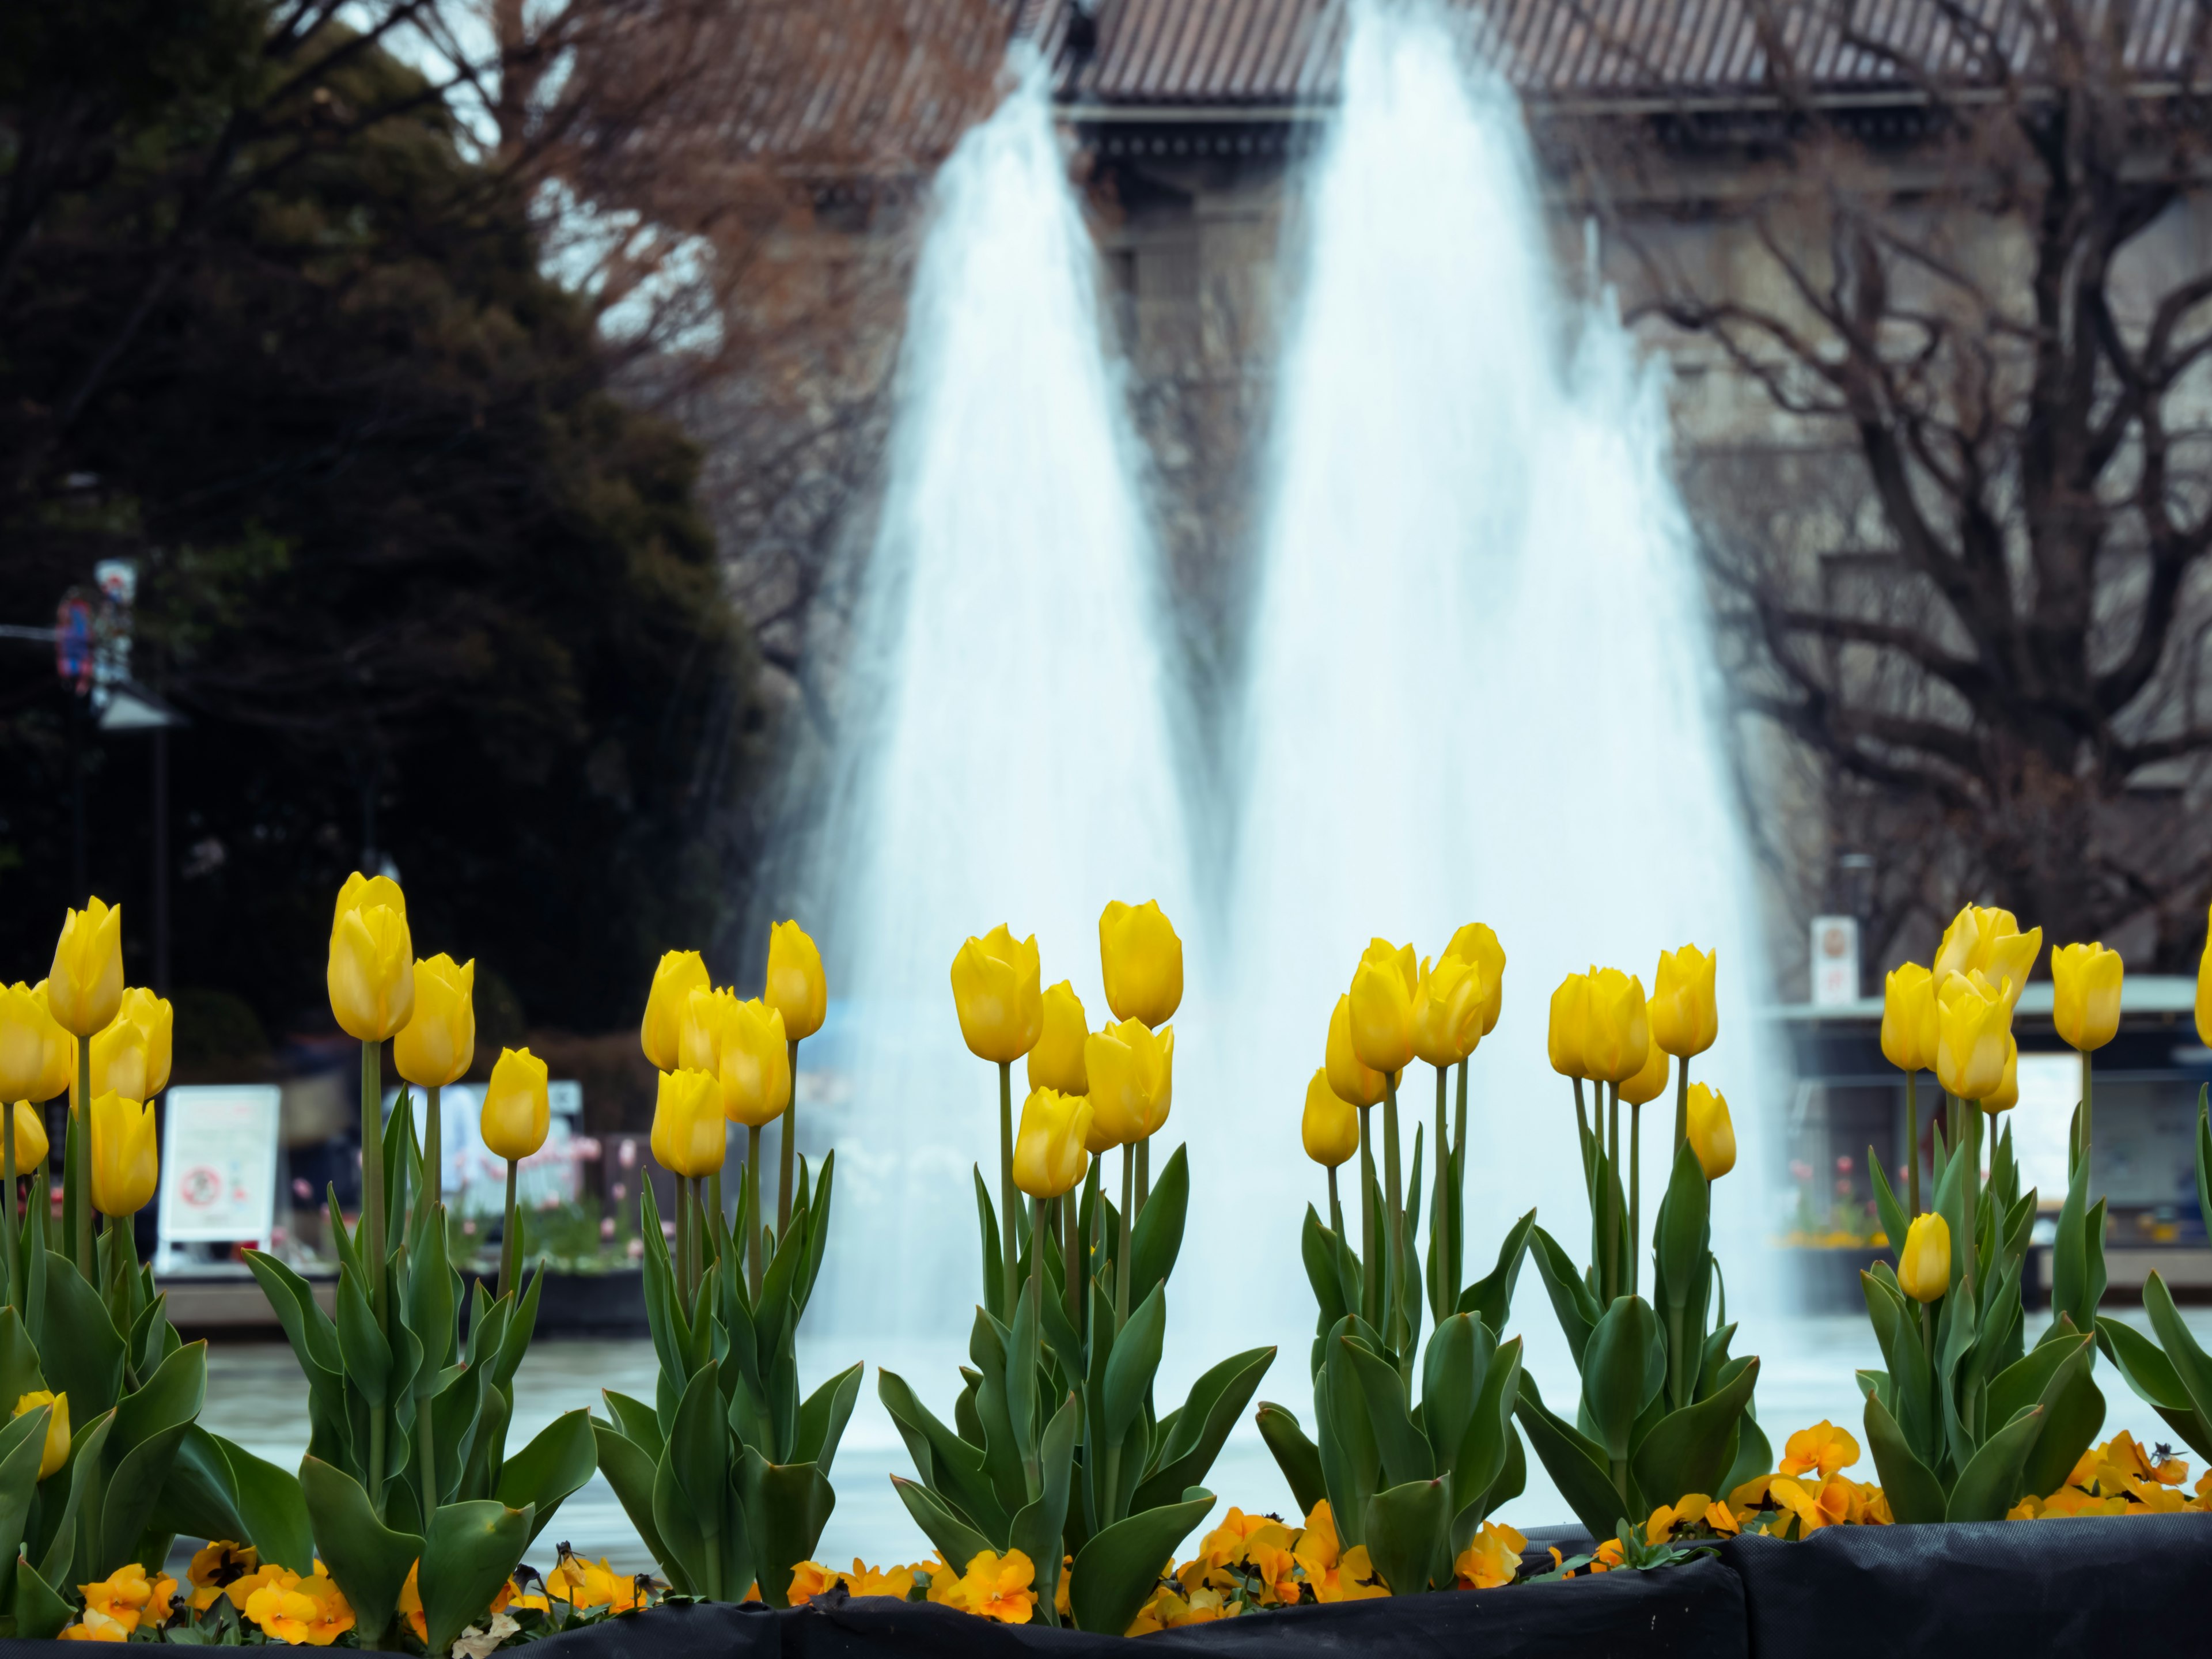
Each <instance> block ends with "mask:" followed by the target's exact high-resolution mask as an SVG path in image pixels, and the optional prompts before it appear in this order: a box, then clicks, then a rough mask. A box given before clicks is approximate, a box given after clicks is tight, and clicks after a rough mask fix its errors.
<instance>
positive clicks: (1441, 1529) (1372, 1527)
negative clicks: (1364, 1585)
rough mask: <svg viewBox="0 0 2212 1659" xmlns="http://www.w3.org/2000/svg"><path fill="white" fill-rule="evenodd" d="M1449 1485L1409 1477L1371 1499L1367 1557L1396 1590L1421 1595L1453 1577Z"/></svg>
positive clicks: (1367, 1525)
mask: <svg viewBox="0 0 2212 1659" xmlns="http://www.w3.org/2000/svg"><path fill="white" fill-rule="evenodd" d="M1450 1522H1451V1491H1450V1488H1449V1486H1447V1485H1446V1483H1445V1482H1443V1480H1414V1481H1408V1482H1407V1483H1405V1484H1404V1485H1401V1486H1392V1487H1389V1489H1387V1490H1386V1491H1383V1492H1376V1494H1375V1496H1374V1497H1372V1498H1369V1499H1368V1500H1367V1515H1366V1525H1365V1527H1364V1531H1365V1533H1366V1536H1367V1559H1368V1560H1369V1561H1370V1562H1372V1563H1373V1564H1374V1567H1375V1571H1376V1573H1377V1574H1378V1575H1379V1576H1380V1577H1381V1578H1382V1580H1383V1583H1386V1584H1388V1585H1389V1587H1390V1593H1391V1594H1392V1595H1419V1594H1421V1593H1422V1592H1423V1591H1425V1590H1426V1589H1428V1588H1429V1587H1430V1585H1431V1583H1436V1582H1437V1580H1438V1579H1439V1578H1441V1579H1443V1580H1444V1581H1446V1582H1447V1583H1448V1582H1449V1579H1450V1577H1451V1557H1450V1555H1449V1553H1448V1545H1449V1536H1448V1529H1449V1526H1450Z"/></svg>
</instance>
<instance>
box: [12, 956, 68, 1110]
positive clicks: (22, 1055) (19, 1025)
mask: <svg viewBox="0 0 2212 1659" xmlns="http://www.w3.org/2000/svg"><path fill="white" fill-rule="evenodd" d="M75 1078H76V1050H75V1046H74V1044H73V1043H72V1042H71V1041H70V1034H69V1033H68V1032H67V1031H64V1030H62V1028H61V1026H60V1025H59V1024H57V1023H56V1021H55V1019H54V1017H53V1015H52V1012H49V1011H48V1009H47V1007H46V985H45V983H44V981H41V982H40V984H39V985H38V986H37V987H35V988H33V987H30V986H27V985H23V984H21V983H18V984H15V985H9V986H4V987H0V1100H52V1098H53V1097H55V1096H56V1095H58V1094H61V1093H63V1092H64V1091H67V1089H68V1088H69V1086H70V1084H71V1082H73V1081H74V1080H75Z"/></svg>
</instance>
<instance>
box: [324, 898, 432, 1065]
mask: <svg viewBox="0 0 2212 1659" xmlns="http://www.w3.org/2000/svg"><path fill="white" fill-rule="evenodd" d="M359 879H360V876H359V872H356V875H355V876H354V877H353V878H349V880H348V881H347V883H346V890H347V891H348V892H356V889H355V886H354V882H355V881H356V880H359ZM380 885H381V886H382V887H385V888H390V887H392V883H391V882H389V881H387V880H386V879H385V878H383V877H382V876H378V877H376V878H374V880H370V881H365V882H362V886H361V887H360V889H359V890H357V891H358V896H361V897H363V898H367V897H368V896H371V895H372V894H374V892H375V891H376V890H378V889H379V887H380ZM393 890H394V891H397V889H393ZM326 977H327V980H328V983H329V987H330V994H331V1012H332V1013H334V1014H336V1015H337V1021H338V1024H339V1026H340V1027H341V1028H342V1029H343V1030H344V1032H345V1034H346V1035H347V1036H351V1037H358V1038H359V1039H360V1040H361V1041H362V1042H383V1041H384V1040H385V1039H386V1037H389V1036H393V1035H395V1034H396V1033H397V1032H398V1031H399V1030H401V1029H402V1028H403V1027H404V1026H405V1025H406V1024H407V1022H408V1020H409V1019H410V1018H411V1017H412V1016H413V1014H414V1012H415V944H414V941H413V940H412V939H410V937H409V936H408V933H407V912H406V911H405V910H404V908H398V907H397V906H394V905H390V904H371V903H360V904H356V905H353V906H351V907H349V906H348V905H347V904H346V902H345V896H344V895H343V894H341V895H340V896H339V900H338V912H337V921H336V922H334V923H333V924H332V926H331V960H330V969H329V973H328V975H327V976H326Z"/></svg>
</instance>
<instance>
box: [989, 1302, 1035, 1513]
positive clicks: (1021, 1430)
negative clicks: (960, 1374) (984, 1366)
mask: <svg viewBox="0 0 2212 1659" xmlns="http://www.w3.org/2000/svg"><path fill="white" fill-rule="evenodd" d="M1030 1288H1031V1290H1033V1291H1035V1292H1036V1294H1034V1295H1032V1294H1029V1293H1026V1292H1025V1293H1024V1295H1022V1296H1021V1297H1018V1299H1017V1301H1016V1303H1015V1306H1014V1321H1013V1328H1012V1329H1011V1330H1010V1331H1009V1332H1008V1333H1007V1334H1006V1375H1005V1378H1004V1383H1003V1386H1004V1389H1005V1395H1004V1397H1005V1401H1006V1423H1007V1426H1008V1428H1009V1430H1010V1431H1011V1433H1012V1439H1011V1440H1010V1442H1009V1444H1008V1450H1009V1452H1010V1453H1012V1455H1015V1456H1016V1457H1017V1458H1027V1457H1028V1456H1029V1455H1030V1454H1031V1453H1032V1452H1033V1451H1034V1450H1035V1449H1036V1437H1037V1434H1038V1431H1040V1430H1041V1429H1042V1427H1043V1426H1044V1425H1043V1422H1042V1413H1041V1412H1039V1410H1038V1409H1037V1362H1038V1358H1039V1356H1040V1354H1041V1352H1042V1346H1041V1344H1042V1338H1041V1336H1040V1334H1039V1332H1038V1329H1037V1326H1038V1321H1039V1314H1038V1310H1039V1308H1040V1307H1042V1304H1043V1302H1044V1294H1043V1287H1042V1285H1038V1284H1036V1282H1035V1278H1034V1274H1033V1276H1032V1279H1031V1281H1030ZM984 1376H985V1386H986V1387H988V1386H989V1384H990V1380H991V1379H990V1374H989V1372H988V1371H986V1372H985V1373H984ZM1028 1496H1029V1492H1028V1487H1027V1486H1026V1484H1024V1486H1023V1488H1022V1490H1021V1491H1020V1492H1018V1493H1016V1492H1009V1493H1008V1494H1007V1502H1006V1507H1007V1508H1008V1509H1010V1510H1011V1509H1018V1508H1019V1507H1020V1506H1021V1504H1022V1503H1023V1502H1024V1501H1025V1500H1026V1499H1027V1498H1028Z"/></svg>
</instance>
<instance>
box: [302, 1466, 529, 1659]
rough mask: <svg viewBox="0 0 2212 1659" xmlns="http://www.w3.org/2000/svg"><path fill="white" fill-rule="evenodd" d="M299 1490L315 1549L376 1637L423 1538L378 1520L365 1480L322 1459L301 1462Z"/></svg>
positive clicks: (358, 1619) (361, 1624) (367, 1630)
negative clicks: (393, 1529)
mask: <svg viewBox="0 0 2212 1659" xmlns="http://www.w3.org/2000/svg"><path fill="white" fill-rule="evenodd" d="M300 1492H301V1497H302V1498H304V1500H305V1501H306V1504H307V1515H308V1518H309V1519H310V1520H311V1521H312V1522H313V1525H314V1534H315V1547H316V1553H318V1554H319V1555H320V1556H321V1557H322V1559H323V1560H324V1563H325V1565H327V1566H328V1567H329V1568H330V1573H331V1577H332V1578H335V1579H336V1580H337V1586H338V1589H340V1590H342V1591H343V1592H344V1595H345V1599H346V1601H347V1602H348V1603H349V1605H350V1606H351V1607H352V1608H353V1611H354V1618H355V1620H356V1628H358V1629H359V1630H361V1631H362V1632H365V1633H366V1634H367V1635H368V1638H369V1639H371V1640H372V1641H373V1640H374V1639H375V1638H376V1637H377V1635H378V1634H380V1632H382V1631H383V1630H384V1629H385V1627H386V1626H388V1625H389V1624H391V1622H392V1610H393V1609H394V1608H396V1607H398V1605H399V1592H400V1590H401V1589H402V1588H403V1587H404V1585H405V1584H406V1583H407V1572H408V1569H410V1567H412V1566H413V1565H415V1562H416V1559H417V1558H418V1557H419V1556H421V1555H422V1540H421V1539H420V1538H418V1537H416V1535H415V1534H412V1533H403V1532H394V1531H392V1529H391V1528H388V1527H386V1525H385V1524H384V1523H383V1522H381V1521H380V1520H378V1519H377V1518H376V1511H375V1510H374V1509H373V1508H372V1507H371V1506H370V1504H369V1501H368V1493H367V1492H363V1491H362V1489H361V1483H360V1482H359V1481H357V1480H355V1479H354V1478H353V1477H352V1476H351V1475H349V1474H347V1473H346V1472H345V1471H344V1470H343V1469H340V1468H333V1467H331V1465H330V1464H328V1463H325V1462H323V1461H322V1460H321V1459H320V1458H317V1457H305V1458H302V1459H301V1460H300ZM487 1599H489V1597H487ZM436 1651H442V1650H436Z"/></svg>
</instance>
